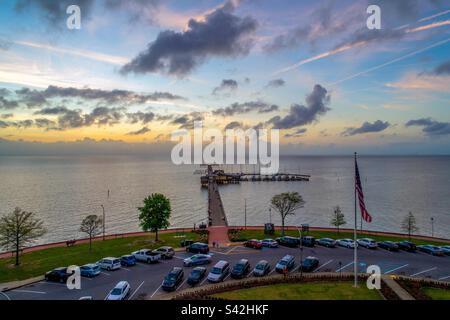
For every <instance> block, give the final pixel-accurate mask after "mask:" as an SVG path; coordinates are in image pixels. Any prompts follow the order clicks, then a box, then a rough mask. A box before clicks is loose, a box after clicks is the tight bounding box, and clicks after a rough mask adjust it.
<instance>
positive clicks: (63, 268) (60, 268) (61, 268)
mask: <svg viewBox="0 0 450 320" xmlns="http://www.w3.org/2000/svg"><path fill="white" fill-rule="evenodd" d="M62 270H67V267H58V268H55V269H53V271H62Z"/></svg>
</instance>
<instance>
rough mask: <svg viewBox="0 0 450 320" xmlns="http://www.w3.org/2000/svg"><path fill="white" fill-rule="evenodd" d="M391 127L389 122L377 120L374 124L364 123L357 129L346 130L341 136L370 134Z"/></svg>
mask: <svg viewBox="0 0 450 320" xmlns="http://www.w3.org/2000/svg"><path fill="white" fill-rule="evenodd" d="M390 126H391V125H390V123H389V122H387V121H386V122H383V121H381V120H377V121H375V122H374V123H370V122H364V123H363V124H362V126H361V127H359V128H347V129H346V130H345V131H344V132H342V135H343V136H354V135H357V134H364V133H372V132H381V131H384V130H385V129H387V128H389V127H390Z"/></svg>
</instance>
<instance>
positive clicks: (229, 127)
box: [224, 121, 245, 130]
mask: <svg viewBox="0 0 450 320" xmlns="http://www.w3.org/2000/svg"><path fill="white" fill-rule="evenodd" d="M238 128H245V126H244V124H243V123H242V122H239V121H232V122H230V123H228V124H227V125H226V126H225V128H224V130H233V129H238Z"/></svg>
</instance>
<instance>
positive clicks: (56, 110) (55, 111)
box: [34, 107, 69, 115]
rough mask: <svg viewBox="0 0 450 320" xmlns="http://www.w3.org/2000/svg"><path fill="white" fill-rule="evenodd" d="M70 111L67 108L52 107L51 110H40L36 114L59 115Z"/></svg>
mask: <svg viewBox="0 0 450 320" xmlns="http://www.w3.org/2000/svg"><path fill="white" fill-rule="evenodd" d="M68 111H69V109H67V108H66V107H50V108H43V109H41V110H38V111H36V112H35V113H34V114H40V115H58V114H64V113H66V112H68Z"/></svg>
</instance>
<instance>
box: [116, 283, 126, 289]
mask: <svg viewBox="0 0 450 320" xmlns="http://www.w3.org/2000/svg"><path fill="white" fill-rule="evenodd" d="M126 285H128V282H126V281H119V282H118V283H117V284H116V286H115V287H114V288H121V289H122V288H123V287H125V286H126Z"/></svg>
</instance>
